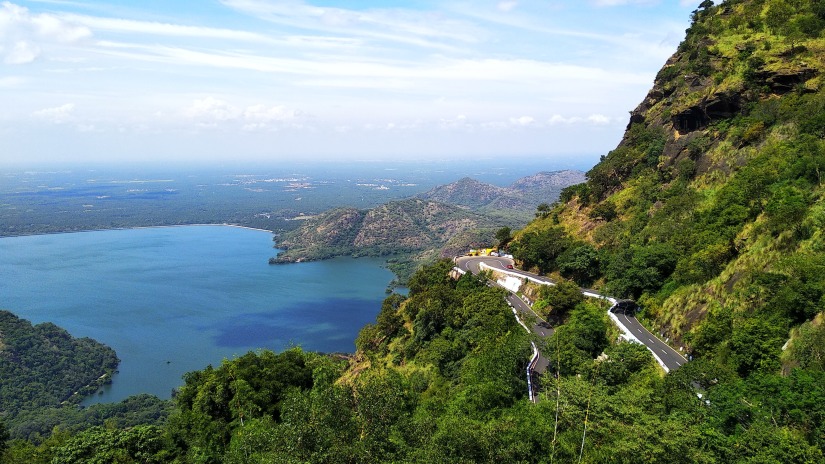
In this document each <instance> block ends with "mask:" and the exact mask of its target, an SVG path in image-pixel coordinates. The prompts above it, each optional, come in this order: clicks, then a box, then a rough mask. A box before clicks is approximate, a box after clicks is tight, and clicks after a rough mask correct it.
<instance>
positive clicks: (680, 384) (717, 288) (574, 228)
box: [0, 0, 825, 463]
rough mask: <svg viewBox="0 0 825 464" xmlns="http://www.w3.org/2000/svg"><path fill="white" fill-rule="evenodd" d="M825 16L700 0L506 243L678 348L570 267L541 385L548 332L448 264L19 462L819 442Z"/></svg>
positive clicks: (737, 447)
mask: <svg viewBox="0 0 825 464" xmlns="http://www.w3.org/2000/svg"><path fill="white" fill-rule="evenodd" d="M823 29H825V3H823V2H822V1H814V0H794V1H777V0H729V1H726V2H724V3H722V4H721V5H718V6H714V5H713V4H712V2H709V1H705V2H702V4H701V5H700V7H699V8H698V9H697V10H696V11H695V12H694V14H693V24H692V25H691V27H690V29H689V30H688V34H687V37H686V39H685V41H684V43H683V44H682V45H681V46H680V48H679V51H678V52H677V53H676V55H674V57H673V58H672V59H671V60H669V62H668V64H667V65H666V66H665V67H664V68H663V70H662V71H661V72H660V73H659V75H658V76H657V79H656V83H655V86H654V88H653V90H652V91H651V93H650V94H649V95H648V98H646V100H645V102H643V103H642V104H641V105H640V107H639V108H637V109H636V110H635V111H634V112H633V113H632V115H631V123H630V125H629V127H628V130H627V133H626V135H625V138H624V139H623V141H622V143H621V144H620V145H619V147H617V148H616V150H613V151H612V152H610V153H609V154H608V155H606V156H605V157H604V159H603V160H602V161H601V162H600V163H599V164H598V165H597V166H595V167H594V168H593V169H592V170H591V171H590V172H589V173H588V179H589V180H588V182H587V183H586V184H582V185H580V186H576V187H573V188H569V189H567V190H566V191H565V192H564V194H563V195H562V201H561V203H560V204H558V205H556V206H555V207H553V208H550V207H549V206H548V207H544V206H542V207H541V208H539V209H538V212H537V217H536V219H535V220H534V221H533V222H532V223H531V224H530V225H529V226H527V227H526V228H525V229H524V230H522V231H520V232H517V233H516V235H515V237H514V238H513V240H512V241H511V242H510V247H511V249H512V251H513V253H514V255H515V256H516V257H517V258H518V259H519V260H520V261H521V262H522V263H523V264H525V265H527V266H530V267H532V268H534V269H537V270H539V271H541V272H545V273H551V274H555V275H558V276H563V277H566V278H569V279H572V280H573V281H575V282H576V283H577V284H579V285H589V284H592V285H595V286H598V287H602V288H605V289H606V291H608V292H610V293H612V294H613V295H615V296H628V297H634V298H637V299H638V300H639V301H640V302H641V303H642V307H643V308H644V310H643V313H642V316H644V317H645V318H646V321H647V323H649V324H651V325H654V326H656V327H657V328H659V329H660V330H662V331H665V332H666V334H667V335H668V336H669V337H670V340H671V342H673V343H675V344H677V345H681V346H685V347H686V348H687V349H688V350H689V351H691V352H692V354H693V359H694V360H693V361H692V362H689V363H687V364H685V365H684V366H682V367H681V368H680V369H678V370H675V371H672V372H670V373H669V374H667V375H665V374H664V373H663V372H662V371H661V370H660V369H659V368H658V367H657V365H656V364H655V363H654V361H653V359H652V357H651V355H650V354H649V352H648V351H647V350H646V349H645V348H644V347H642V346H640V345H636V344H631V343H624V342H622V343H616V342H614V341H615V340H616V339H617V338H616V333H615V331H614V329H613V328H612V326H611V325H610V323H609V321H608V319H607V317H606V315H605V311H604V308H603V307H600V306H598V305H596V304H594V303H590V302H587V301H581V299H580V298H577V297H576V296H575V295H574V294H573V292H571V291H570V290H571V289H572V285H571V284H563V285H561V286H559V287H558V288H556V289H554V290H550V289H547V290H543V291H540V292H539V293H538V297H539V298H538V299H539V301H540V302H541V303H540V305H539V306H540V307H539V308H538V309H539V310H540V311H543V312H544V313H545V314H548V315H551V316H554V318H557V319H558V320H559V321H560V322H562V323H563V324H562V325H560V326H559V327H557V329H556V330H555V332H554V334H553V335H552V337H550V338H549V339H547V340H546V341H544V342H541V341H539V345H540V349H541V351H542V353H543V354H544V356H545V357H547V358H548V359H549V361H550V367H549V370H548V372H547V374H546V375H545V376H544V377H543V378H542V379H541V391H540V393H539V399H538V402H537V403H536V404H533V403H530V402H529V401H527V399H526V385H525V384H526V382H525V379H524V378H523V371H524V366H525V363H526V362H527V359H528V356H529V353H530V348H529V343H528V342H529V341H530V337H531V336H528V335H527V334H526V333H525V331H524V330H523V329H522V328H521V327H520V326H519V325H518V324H517V323H516V321H515V319H514V318H513V315H512V312H511V311H510V309H509V308H508V307H507V305H506V303H505V301H504V298H503V296H504V294H503V291H502V290H499V289H494V288H491V287H488V286H487V285H486V284H485V282H483V281H482V280H480V279H477V278H474V277H472V276H464V277H462V278H460V279H459V280H457V281H456V280H451V279H449V278H448V277H447V275H448V271H449V269H450V267H451V266H452V263H450V262H449V261H442V262H438V263H437V264H435V265H432V266H428V267H425V268H424V269H422V270H421V271H419V272H417V273H416V274H415V275H414V276H413V277H412V278H411V279H410V285H409V288H410V293H409V296H401V295H395V294H394V295H390V296H389V297H388V298H387V299H386V300H385V303H384V305H383V307H382V309H381V312H380V314H379V315H378V316H377V318H376V321H375V324H371V325H368V326H366V327H365V328H364V329H363V330H362V331H361V333H360V335H359V337H358V339H357V341H356V346H357V348H358V352H357V353H356V354H355V355H354V356H353V357H352V358H349V359H342V358H334V357H328V356H323V355H318V354H314V353H306V352H303V351H301V350H300V349H297V348H296V349H293V350H290V351H287V352H284V353H281V354H273V353H269V352H263V353H251V354H247V355H245V356H243V357H241V358H237V359H234V360H230V361H225V362H224V363H223V364H222V365H221V366H220V367H218V368H211V367H209V368H207V369H205V370H203V371H200V372H194V373H191V374H188V375H187V376H186V378H185V380H186V384H185V386H184V387H183V388H182V389H181V391H180V393H179V394H178V395H177V397H176V398H175V400H174V403H175V405H174V411H173V412H172V414H171V416H170V418H169V420H168V421H167V422H166V423H165V424H163V425H140V426H132V427H128V426H124V427H118V426H117V425H116V424H112V425H111V426H110V427H94V428H90V429H88V430H85V431H81V432H72V431H63V430H57V431H56V432H55V433H53V434H52V435H51V436H50V437H49V438H48V439H47V440H45V441H44V442H42V443H41V444H39V445H36V444H32V443H29V442H24V441H12V442H9V445H8V446H9V449H8V450H7V451H6V453H5V454H4V455H3V458H4V460H5V462H9V463H18V462H27V463H28V462H34V463H38V462H44V463H45V462H72V461H75V462H198V463H211V462H228V463H234V462H238V463H240V462H244V463H256V462H260V463H264V462H296V463H297V462H319V463H321V462H324V463H326V462H427V463H430V462H468V463H469V462H490V463H493V462H542V463H543V462H589V463H618V462H621V463H636V462H638V463H654V462H656V463H659V462H663V463H668V462H672V463H683V462H697V463H727V462H742V463H756V462H788V463H814V462H823V460H825V365H824V364H823V350H825V313H824V312H823V306H825V272H823V271H825V236H823V227H822V226H823V224H825V209H823V206H822V204H823V202H822V197H823V189H822V185H821V176H820V172H821V171H822V170H823V169H825V165H823V163H825V141H823V137H825V130H824V129H823V128H825V124H823V121H825V119H823V118H822V115H823V114H825V111H823V110H825V93H823V91H822V83H821V75H822V71H825V63H823V62H822V60H823V59H825V53H823V50H825V38H823ZM508 237H509V234H506V236H505V234H504V233H502V234H501V238H500V240H501V241H504V242H506V241H507V240H506V239H507V238H508ZM0 433H2V432H1V431H0Z"/></svg>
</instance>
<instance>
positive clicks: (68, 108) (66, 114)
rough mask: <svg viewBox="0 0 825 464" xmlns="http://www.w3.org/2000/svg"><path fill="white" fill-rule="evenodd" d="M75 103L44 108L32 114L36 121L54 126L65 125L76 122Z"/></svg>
mask: <svg viewBox="0 0 825 464" xmlns="http://www.w3.org/2000/svg"><path fill="white" fill-rule="evenodd" d="M74 108H75V105H74V103H66V104H65V105H61V106H56V107H53V108H44V109H42V110H37V111H35V112H33V113H32V116H33V117H34V118H36V119H40V120H43V121H47V122H51V123H54V124H64V123H67V122H71V121H73V120H74Z"/></svg>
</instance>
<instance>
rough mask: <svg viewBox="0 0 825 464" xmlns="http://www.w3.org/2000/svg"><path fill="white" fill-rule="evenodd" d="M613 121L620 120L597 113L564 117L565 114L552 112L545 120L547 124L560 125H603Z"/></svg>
mask: <svg viewBox="0 0 825 464" xmlns="http://www.w3.org/2000/svg"><path fill="white" fill-rule="evenodd" d="M613 122H621V121H620V118H611V117H609V116H605V115H603V114H598V113H596V114H591V115H589V116H586V117H582V116H569V117H565V116H562V115H560V114H554V115H553V116H551V117H550V119H548V120H547V124H549V125H551V126H557V125H561V124H567V125H572V124H589V125H597V126H603V125H607V124H611V123H613Z"/></svg>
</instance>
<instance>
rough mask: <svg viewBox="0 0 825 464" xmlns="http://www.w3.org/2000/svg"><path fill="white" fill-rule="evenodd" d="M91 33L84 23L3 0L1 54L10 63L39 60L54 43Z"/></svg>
mask: <svg viewBox="0 0 825 464" xmlns="http://www.w3.org/2000/svg"><path fill="white" fill-rule="evenodd" d="M90 36H91V31H90V30H89V29H88V28H86V27H84V26H78V25H75V24H72V23H70V22H67V21H64V20H62V19H60V18H59V17H57V16H55V15H52V14H47V13H42V14H32V13H31V12H30V11H29V10H28V8H25V7H21V6H19V5H15V4H13V3H11V2H3V3H0V56H2V59H3V62H4V63H6V64H26V63H31V62H32V61H34V60H36V59H37V58H38V57H39V56H40V55H41V54H42V49H43V48H44V47H45V46H47V45H50V44H66V43H73V42H77V41H79V40H81V39H84V38H87V37H90Z"/></svg>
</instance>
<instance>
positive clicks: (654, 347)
mask: <svg viewBox="0 0 825 464" xmlns="http://www.w3.org/2000/svg"><path fill="white" fill-rule="evenodd" d="M616 317H617V318H618V319H619V321H621V323H622V324H624V326H625V327H627V329H628V330H630V333H631V334H633V336H634V337H636V339H637V340H639V341H640V342H642V343H643V344H644V345H645V346H646V347H647V349H649V350H650V351H651V352H652V353H653V354H655V355H656V357H658V358H659V359H660V360H661V362H662V363H664V365H665V366H666V367H667V369H668V371H672V370H674V369H678V368H679V367H681V366H682V365H683V364H684V363H686V362H687V359H685V357H684V356H682V355H681V354H680V353H679V352H678V351H676V350H674V349H673V348H671V346H670V345H668V344H667V343H665V342H663V341H662V340H660V339H659V338H658V337H657V336H655V335H653V334H652V333H650V331H649V330H647V328H645V326H643V325H642V324H641V323H640V322H639V321H638V320H637V319H636V318H635V317H633V316H628V315H627V314H616Z"/></svg>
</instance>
